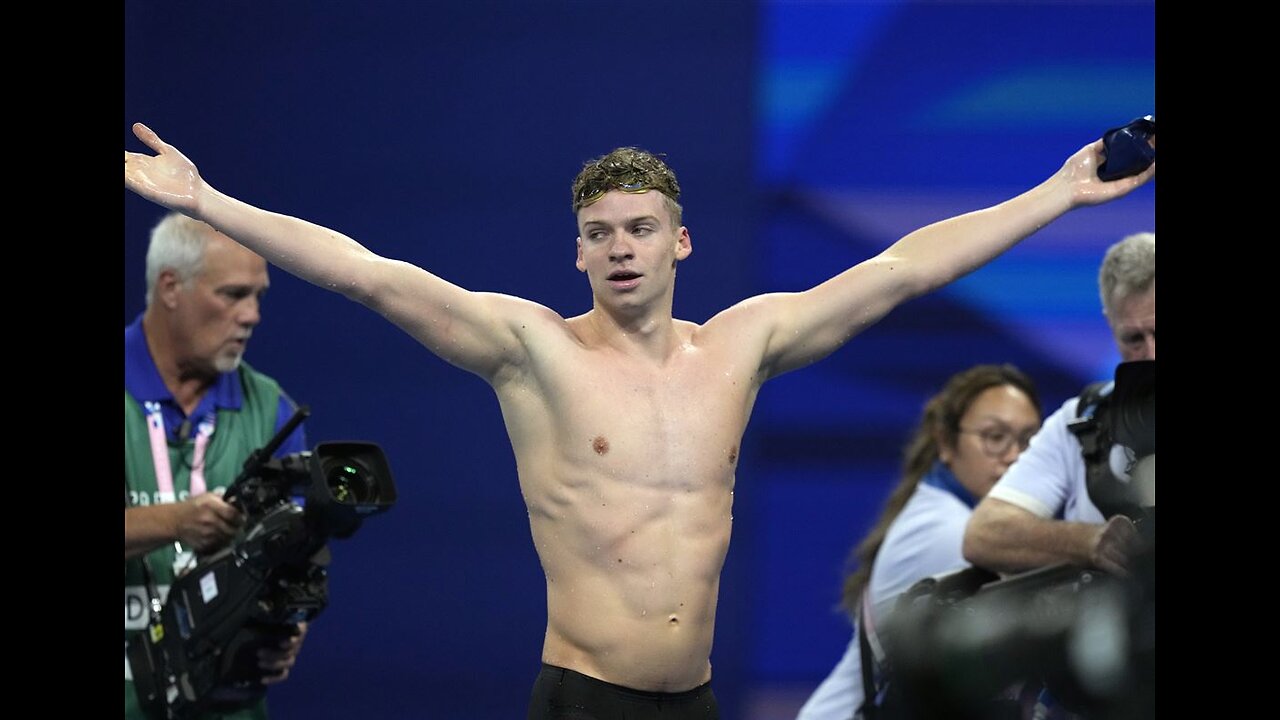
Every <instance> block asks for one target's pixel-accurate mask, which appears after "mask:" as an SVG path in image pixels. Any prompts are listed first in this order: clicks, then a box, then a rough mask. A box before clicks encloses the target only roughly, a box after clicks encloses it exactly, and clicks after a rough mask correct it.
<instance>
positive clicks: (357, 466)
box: [324, 457, 378, 505]
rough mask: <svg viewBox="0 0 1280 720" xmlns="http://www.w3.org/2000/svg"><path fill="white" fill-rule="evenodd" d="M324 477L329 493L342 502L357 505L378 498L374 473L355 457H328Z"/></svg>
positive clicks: (375, 500)
mask: <svg viewBox="0 0 1280 720" xmlns="http://www.w3.org/2000/svg"><path fill="white" fill-rule="evenodd" d="M324 479H325V482H326V483H328V485H329V493H330V494H331V495H333V499H334V500H337V501H338V502H340V503H344V504H347V505H355V504H357V503H367V502H377V500H378V484H377V482H376V481H375V480H374V477H373V473H371V472H369V470H368V468H366V467H365V466H364V463H362V462H360V461H359V460H356V459H355V458H349V457H335V458H326V459H325V463H324Z"/></svg>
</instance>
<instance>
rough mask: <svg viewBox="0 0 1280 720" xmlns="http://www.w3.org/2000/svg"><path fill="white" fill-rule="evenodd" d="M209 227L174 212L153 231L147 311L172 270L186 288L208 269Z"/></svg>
mask: <svg viewBox="0 0 1280 720" xmlns="http://www.w3.org/2000/svg"><path fill="white" fill-rule="evenodd" d="M208 230H209V226H208V225H206V224H205V223H203V222H201V221H199V220H195V219H193V218H189V217H187V216H186V215H183V214H182V213H179V212H171V213H169V214H167V215H165V216H164V217H163V218H161V220H160V222H158V223H156V225H155V227H153V228H151V244H150V245H148V246H147V307H151V300H152V298H153V295H154V294H155V287H156V282H157V281H158V280H159V279H160V273H162V272H164V271H165V270H172V271H174V272H175V273H177V274H178V279H179V280H180V281H181V282H182V284H183V285H184V286H187V285H189V284H190V283H191V281H192V280H193V279H195V277H196V276H197V275H199V274H200V272H201V271H202V270H203V269H204V250H205V246H206V245H207V244H208V242H209V234H208V232H207V231H208Z"/></svg>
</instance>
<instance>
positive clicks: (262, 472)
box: [128, 442, 396, 720]
mask: <svg viewBox="0 0 1280 720" xmlns="http://www.w3.org/2000/svg"><path fill="white" fill-rule="evenodd" d="M259 455H260V453H259V454H255V456H254V457H251V458H250V460H249V461H248V462H246V468H245V471H244V472H243V473H241V475H240V477H238V478H237V479H236V481H235V482H234V483H232V485H230V486H229V487H228V488H227V490H226V493H225V494H224V495H223V497H224V499H226V500H227V501H228V502H229V503H231V504H232V505H234V506H236V507H237V508H238V509H239V510H240V511H241V512H242V513H243V514H244V517H245V523H244V526H243V528H242V529H241V530H240V531H239V532H238V533H237V535H236V537H235V538H234V539H233V540H232V541H231V542H230V543H229V544H228V545H227V546H225V547H223V548H220V549H219V550H217V551H215V552H212V553H208V554H204V555H200V556H197V558H196V563H195V565H194V567H192V568H191V569H190V570H188V571H186V572H184V573H183V574H181V575H179V576H178V577H177V578H176V579H175V580H174V582H173V585H172V586H171V587H170V589H169V594H168V597H167V599H166V601H165V603H164V605H163V607H162V608H160V609H159V610H158V612H157V611H155V609H154V605H155V604H156V603H157V602H158V600H157V599H156V598H153V613H152V619H151V622H150V623H149V624H148V627H147V629H146V630H145V631H143V632H142V633H139V634H138V635H136V636H134V637H132V638H130V640H129V643H128V654H129V663H130V666H131V667H132V668H133V676H134V684H135V687H136V689H137V692H138V696H139V699H140V701H141V705H142V707H143V709H144V710H145V711H146V712H147V714H148V715H149V716H151V717H152V718H157V719H161V718H163V719H165V720H175V719H181V718H187V717H192V716H194V715H197V714H199V713H201V712H205V711H210V710H215V711H220V712H227V711H232V710H237V709H240V708H244V707H247V706H249V705H250V704H252V703H254V702H256V701H257V700H258V699H260V698H261V697H262V696H263V695H264V694H265V692H266V686H264V685H263V684H262V682H261V680H262V677H263V675H264V673H263V671H262V670H261V669H259V668H258V659H257V651H258V649H259V648H263V647H275V646H277V645H278V644H279V643H280V642H281V641H282V640H284V639H285V638H287V637H289V636H290V635H292V634H294V633H295V632H296V628H297V624H298V623H300V622H304V621H309V620H311V619H312V618H314V617H315V616H316V615H318V614H319V613H320V612H321V611H323V610H324V608H325V607H326V605H327V604H328V565H329V548H328V544H327V543H328V539H329V538H330V537H336V538H348V537H350V536H351V535H352V534H353V533H355V531H356V530H358V529H359V527H360V525H361V523H363V521H364V518H366V517H368V516H370V515H375V514H378V513H381V512H384V511H385V510H387V509H388V508H390V507H391V505H392V504H394V503H395V500H396V490H395V485H394V483H393V481H392V478H391V471H390V468H389V467H388V465H387V461H386V456H385V455H384V454H383V452H382V450H381V449H380V448H379V447H378V446H377V445H375V444H373V443H364V442H325V443H320V444H318V445H316V447H315V449H314V450H312V451H304V452H299V453H293V454H291V455H286V456H284V457H281V458H272V459H270V460H267V461H260V460H259V459H258V457H259Z"/></svg>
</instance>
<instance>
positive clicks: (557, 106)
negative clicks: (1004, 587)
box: [122, 0, 1155, 720]
mask: <svg viewBox="0 0 1280 720" xmlns="http://www.w3.org/2000/svg"><path fill="white" fill-rule="evenodd" d="M124 21H125V22H124V24H125V73H124V79H125V102H124V118H123V123H124V124H123V130H124V141H125V147H126V148H127V149H131V150H141V149H143V148H142V146H141V144H140V143H139V142H138V141H137V140H136V139H134V138H133V136H132V133H131V132H130V131H129V126H130V125H131V123H132V122H134V121H142V122H145V123H147V124H148V125H150V126H151V127H152V128H153V129H155V130H156V131H157V132H158V133H160V135H161V137H163V138H164V139H166V140H167V141H169V142H172V143H173V144H175V145H177V146H178V147H179V148H181V149H182V150H183V151H184V152H185V153H186V154H187V155H188V156H190V157H191V158H192V159H193V160H195V162H196V163H197V164H198V166H199V167H200V169H201V172H202V174H203V175H204V176H205V178H206V179H208V180H209V181H210V182H211V183H212V184H213V185H215V186H216V187H218V188H220V189H223V190H225V191H227V192H229V193H231V194H233V195H236V196H237V197H240V198H242V199H244V200H246V201H249V202H252V203H254V204H257V205H261V206H264V207H268V208H270V209H273V210H277V211H280V212H284V213H288V214H293V215H298V216H301V217H305V218H308V219H310V220H314V221H317V222H320V223H322V224H326V225H329V226H331V227H334V228H337V229H339V230H341V231H343V232H345V233H347V234H348V235H351V236H353V237H355V238H357V239H359V240H361V241H362V242H364V243H365V244H367V245H369V246H370V247H371V248H373V249H374V250H376V251H378V252H380V253H382V254H384V255H388V256H392V257H397V258H401V259H404V260H408V261H410V262H413V263H416V264H419V265H422V266H423V267H426V268H428V269H431V270H432V271H433V272H436V273H438V274H440V275H441V276H443V277H445V278H447V279H449V280H451V281H453V282H456V283H458V284H460V285H462V286H464V287H468V288H472V289H477V290H491V291H499V292H506V293H512V294H516V295H521V296H525V297H529V298H531V299H534V300H537V301H538V302H541V303H543V304H545V305H547V306H549V307H552V308H554V309H556V310H558V311H559V312H561V314H563V315H566V316H569V315H573V314H578V313H581V312H583V311H585V310H586V309H587V308H588V307H589V306H590V293H589V290H588V287H587V284H586V281H585V279H584V278H583V277H582V276H581V275H580V274H579V273H578V272H577V271H576V270H575V269H574V268H573V253H574V245H573V240H574V236H575V228H574V222H573V216H572V212H571V210H570V205H569V202H570V197H569V184H570V181H571V180H572V178H573V176H574V174H575V173H576V172H577V170H578V169H579V168H580V167H581V164H582V162H583V161H585V160H586V159H588V158H590V157H593V156H596V155H599V154H601V153H603V152H607V151H608V150H609V149H612V148H613V147H616V146H619V145H639V146H642V147H645V148H648V149H650V150H654V151H658V152H663V153H666V154H667V158H668V160H669V161H670V162H671V164H672V165H673V167H674V168H675V169H676V171H677V173H678V174H679V178H680V181H681V185H682V187H683V189H684V198H683V201H684V205H685V210H686V215H685V219H686V224H687V225H688V227H689V228H690V231H691V234H692V237H693V245H694V249H695V252H694V254H693V256H692V257H691V258H690V260H689V261H688V262H686V263H685V264H684V265H682V266H681V271H680V281H679V290H678V292H677V299H676V308H675V309H676V314H677V315H678V316H680V317H683V318H686V319H690V320H695V321H703V320H705V319H707V318H708V317H710V316H711V315H712V314H713V313H714V312H716V311H717V310H719V309H721V308H723V307H725V306H727V305H729V304H732V303H734V302H737V301H739V300H741V299H743V298H745V297H747V296H749V295H753V294H756V293H759V292H763V291H770V290H795V289H800V288H803V287H807V286H809V285H812V284H814V283H816V282H819V281H821V280H822V279H825V278H826V277H829V276H830V275H832V274H834V273H836V272H838V271H839V270H841V269H843V268H845V267H847V266H848V265H850V264H853V263H856V262H858V261H859V260H862V259H865V258H866V257H869V256H871V255H873V254H874V253H876V252H878V251H879V250H880V249H881V248H883V247H885V246H886V245H888V244H889V243H891V242H892V241H893V240H894V239H896V238H897V237H899V236H900V235H902V234H904V233H905V232H908V231H910V230H912V229H914V228H916V227H918V226H920V225H923V224H925V223H928V222H931V221H934V220H938V219H942V218H945V217H947V216H950V215H954V214H957V213H959V212H963V211H966V210H971V209H975V208H978V207H982V206H985V205H990V204H992V203H995V202H998V201H999V200H1001V199H1003V198H1005V197H1008V196H1010V195H1012V194H1014V193H1017V192H1019V191H1021V190H1023V189H1025V188H1027V187H1030V186H1031V185H1033V184H1035V183H1037V182H1039V181H1040V180H1042V179H1043V178H1044V177H1046V176H1048V175H1049V174H1050V173H1052V172H1053V171H1054V170H1055V169H1056V168H1057V167H1058V166H1059V165H1060V164H1061V163H1062V161H1063V160H1064V159H1065V158H1066V157H1067V156H1068V155H1070V154H1071V153H1072V152H1073V151H1075V150H1076V149H1078V148H1079V147H1080V146H1081V145H1083V144H1084V143H1085V142H1087V141H1089V140H1090V139H1093V138H1096V137H1098V136H1099V135H1100V134H1101V133H1102V131H1103V130H1105V129H1107V128H1109V127H1112V126H1115V125H1119V124H1122V123H1124V122H1127V121H1128V120H1130V119H1132V118H1134V117H1137V116H1139V115H1143V114H1147V113H1153V112H1155V6H1154V2H1088V3H1075V4H1072V3H1057V2H1052V3H1050V2H1045V3H1040V2H1025V3H986V2H979V3H963V2H956V3H898V2H869V3H862V2H838V1H834V0H832V1H828V2H777V1H775V2H767V1H766V2H728V1H715V2H674V1H666V0H660V1H657V2H646V3H625V4H624V3H620V2H586V1H577V2H571V1H568V0H538V1H535V2H497V1H496V0H481V1H479V2H475V1H472V2H461V1H458V0H440V1H438V2H378V3H365V2H361V3H356V2H336V1H334V2H315V1H310V2H301V1H296V2H295V1H288V2H285V1H280V2H265V3H264V2H245V1H242V0H230V1H226V2H218V3H171V2H159V1H157V0H126V2H125V8H124ZM124 209H125V227H124V243H123V244H124V268H123V272H124V288H123V289H124V313H123V316H122V321H123V322H128V321H130V320H132V319H133V318H134V317H135V316H136V314H137V313H139V312H141V310H142V307H143V294H144V291H145V288H144V283H143V257H144V254H145V245H146V236H147V232H148V230H149V228H150V225H151V224H152V223H153V222H154V221H155V220H156V219H158V217H159V215H160V213H159V209H158V208H157V207H155V206H153V205H150V204H148V203H146V202H145V201H142V200H140V199H138V198H137V197H135V196H132V195H131V194H129V193H127V192H126V193H125V197H124ZM1154 227H1155V189H1154V185H1152V186H1148V187H1147V188H1144V189H1142V190H1140V191H1139V192H1138V193H1136V194H1135V195H1133V196H1130V197H1129V198H1126V199H1124V200H1122V201H1120V202H1118V203H1114V204H1111V205H1107V206H1103V207H1099V208H1089V209H1085V210H1081V211H1078V212H1076V213H1073V214H1070V215H1068V216H1067V217H1065V218H1063V219H1062V220H1060V221H1059V222H1058V223H1055V224H1054V225H1051V226H1050V227H1048V228H1046V229H1045V230H1043V231H1041V232H1040V233H1038V234H1037V235H1036V236H1035V237H1033V238H1032V239H1030V240H1029V241H1027V242H1026V243H1024V244H1023V245H1021V246H1020V247H1018V248H1016V249H1015V250H1013V251H1012V252H1010V253H1008V254H1007V255H1005V256H1004V257H1002V258H1001V259H999V260H997V261H995V262H994V263H992V264H991V265H989V266H987V267H985V268H983V269H981V270H979V271H978V272H976V273H974V274H972V275H970V276H969V277H966V278H963V279H962V280H960V281H958V282H957V283H955V284H953V285H951V286H949V287H947V288H945V289H943V290H941V291H939V292H937V293H934V294H932V295H929V296H926V297H924V298H920V299H917V300H915V301H912V302H911V303H908V304H907V305H905V306H903V307H902V308H899V309H898V310H896V311H894V313H892V314H891V315H890V316H889V317H888V318H886V319H885V320H884V321H883V322H881V323H880V324H879V325H877V326H876V327H874V328H872V329H871V330H869V331H867V332H865V333H864V334H863V335H861V336H859V337H858V338H856V339H855V340H854V341H853V342H852V343H851V344H850V345H849V346H848V347H846V348H844V349H842V350H841V351H839V352H837V353H836V354H835V355H834V356H832V357H831V358H828V359H827V360H825V361H823V362H822V363H820V364H818V365H815V366H814V367H811V368H807V369H805V370H801V371H799V372H796V373H792V374H790V375H787V376H784V377H782V378H779V379H778V380H776V381H774V383H772V384H771V385H770V386H767V387H766V388H765V390H764V392H763V393H762V394H761V397H760V400H759V403H758V405H757V410H756V413H755V418H754V420H753V422H752V425H751V427H750V428H749V429H748V432H747V438H746V442H745V443H744V458H743V462H742V463H741V471H740V473H739V477H738V488H737V489H738V492H737V493H736V503H735V526H736V527H735V534H734V538H733V544H732V547H731V549H730V552H729V557H728V561H727V565H726V568H725V577H724V580H723V583H722V587H721V603H720V616H719V618H718V628H717V636H716V645H715V649H714V653H713V657H712V661H713V665H714V668H715V676H716V692H717V695H718V696H719V697H720V699H721V703H722V709H723V710H724V716H725V717H726V718H752V719H755V720H764V719H765V718H770V719H771V718H788V717H791V716H793V714H794V709H795V707H796V706H797V704H798V703H799V702H800V701H802V700H803V697H804V696H805V695H806V694H807V693H808V691H809V690H811V689H812V687H813V686H815V685H816V684H817V682H818V681H820V680H821V678H822V677H823V676H824V675H825V674H826V672H827V671H828V670H829V669H830V667H831V666H832V665H833V664H834V663H835V661H836V660H837V659H838V658H839V655H840V653H841V652H842V651H843V648H844V645H845V643H846V641H847V638H848V627H847V624H846V623H845V621H844V620H843V618H842V617H841V616H840V615H838V614H837V613H835V612H833V609H832V608H833V605H834V603H835V602H836V599H837V597H838V588H839V583H840V577H841V572H842V569H843V563H844V559H845V556H846V554H847V552H848V549H849V547H850V546H851V545H853V544H854V543H855V542H856V541H857V540H858V538H859V537H861V535H862V533H863V532H864V531H865V530H866V529H867V527H868V526H869V524H870V523H871V522H872V520H873V519H874V517H875V515H876V514H877V513H878V511H879V505H880V503H881V502H882V501H883V498H884V497H885V495H886V494H887V492H888V490H889V488H890V487H891V486H892V484H893V483H894V480H895V472H896V466H897V462H898V448H899V447H900V445H901V443H902V442H903V440H904V439H905V437H906V435H907V433H908V432H909V430H910V428H911V426H912V424H913V423H914V421H915V419H916V417H917V415H918V412H919V410H920V407H921V405H922V403H923V402H924V400H925V398H926V397H927V395H928V394H930V393H931V392H932V391H933V390H935V389H936V388H937V387H938V386H939V385H940V384H941V383H942V382H943V381H944V380H945V379H946V377H947V376H948V375H950V374H951V373H952V372H954V371H956V370H959V369H961V368H963V367H965V366H967V365H970V364H973V363H976V362H994V361H1012V362H1016V363H1017V364H1019V365H1020V366H1022V367H1023V368H1024V369H1026V370H1027V371H1029V372H1030V373H1031V374H1032V375H1033V376H1034V377H1035V378H1036V379H1037V380H1038V381H1039V382H1040V383H1041V389H1042V391H1043V393H1044V396H1045V397H1044V399H1045V401H1046V405H1047V406H1048V407H1050V408H1052V407H1054V406H1056V405H1057V404H1058V403H1060V402H1062V400H1064V399H1065V398H1066V397H1068V396H1069V395H1070V394H1072V393H1073V392H1075V391H1076V390H1077V389H1078V387H1079V386H1080V385H1082V384H1083V383H1084V382H1086V381H1088V380H1091V379H1094V378H1096V377H1100V376H1103V375H1105V374H1107V373H1108V372H1109V369H1110V367H1111V366H1112V365H1113V364H1114V362H1115V361H1116V359H1117V357H1116V355H1115V351H1114V349H1113V348H1112V347H1111V345H1110V339H1109V336H1108V334H1107V331H1106V327H1105V325H1104V323H1103V322H1102V319H1101V317H1100V315H1099V307H1098V301H1097V294H1096V283H1095V272H1096V268H1097V263H1098V261H1099V259H1100V258H1101V254H1102V251H1103V250H1104V249H1105V247H1106V246H1107V245H1108V244H1110V243H1111V242H1114V241H1115V240H1118V239H1119V238H1120V237H1121V236H1123V235H1124V234H1127V233H1129V232H1134V231H1138V230H1153V229H1154ZM272 283H273V284H272V290H271V293H270V295H269V298H268V301H267V305H266V307H265V311H264V312H265V321H264V323H263V325H262V326H261V328H260V330H259V332H258V333H257V334H256V335H255V337H254V339H253V342H252V343H251V346H250V350H249V353H248V358H249V361H250V362H252V363H253V364H254V365H255V366H257V367H259V368H261V369H263V370H265V371H267V372H268V373H271V374H273V375H275V376H277V377H278V378H280V379H281V380H282V381H283V382H284V383H285V385H286V387H287V388H288V389H289V391H290V393H291V394H292V395H293V396H294V398H295V399H297V400H298V401H299V402H302V403H306V404H309V405H310V406H311V408H312V417H311V419H310V421H309V429H310V437H311V440H312V441H313V442H315V441H321V440H340V439H357V440H369V441H374V442H377V443H379V444H380V445H381V446H382V447H383V449H384V450H385V451H386V453H387V455H388V457H389V459H390V461H391V466H392V470H393V473H394V475H395V480H396V483H397V486H398V489H399V492H400V499H399V502H398V504H397V505H396V506H395V507H394V508H393V509H392V510H390V511H389V512H388V513H387V514H385V515H382V516H379V517H377V518H374V519H371V520H370V521H368V522H366V523H365V525H364V527H363V528H362V529H361V530H360V531H359V532H358V533H357V534H356V535H355V536H353V537H352V538H350V539H348V540H342V541H335V542H333V543H331V549H332V550H333V554H334V560H333V565H332V568H331V579H330V594H331V595H330V604H329V607H328V609H327V610H326V611H325V613H324V614H323V615H322V616H321V617H320V618H319V619H317V621H316V624H315V630H314V632H313V633H312V635H311V636H310V637H309V639H308V641H307V645H306V648H305V652H304V655H303V656H302V658H301V660H300V663H299V665H298V667H297V669H296V670H295V672H294V675H293V678H292V679H291V680H290V681H289V682H288V683H286V684H285V685H282V686H279V687H276V688H273V689H272V690H271V692H270V694H269V697H270V699H271V704H272V708H273V712H274V716H275V718H276V720H292V719H294V718H307V719H311V718H315V719H328V718H349V717H368V718H426V717H430V718H450V719H454V718H456V719H459V720H487V719H489V718H493V719H500V718H501V719H505V718H516V717H523V712H524V707H525V702H526V700H527V696H528V691H529V687H530V684H531V682H532V680H533V677H534V675H535V674H536V672H537V668H538V658H539V652H540V647H541V641H542V633H543V629H544V626H543V623H544V614H545V610H546V607H545V598H544V595H543V580H542V574H541V570H540V567H539V565H538V560H537V557H536V555H535V554H534V551H533V547H532V543H531V542H530V539H529V531H528V524H527V517H526V514H525V509H524V507H523V505H522V502H521V498H520V493H519V491H518V489H517V486H516V480H515V464H514V461H513V459H512V456H511V453H510V450H509V447H508V445H507V443H506V440H505V435H504V430H503V426H502V419H501V416H500V414H499V412H498V406H497V402H496V400H495V399H494V397H493V395H492V393H491V391H490V390H489V388H488V386H487V385H485V384H484V383H483V382H482V381H481V380H479V379H478V378H475V377H473V376H471V375H468V374H466V373H463V372H460V371H458V370H456V369H455V368H453V367H451V366H449V365H447V364H446V363H444V362H443V361H441V360H439V359H437V358H435V357H434V356H432V355H431V354H429V353H428V352H426V351H425V350H424V349H423V348H421V347H420V346H419V345H417V344H416V343H414V342H413V341H411V340H409V339H408V337H407V336H405V335H403V334H402V333H401V332H400V331H399V330H397V329H395V328H394V327H392V326H391V325H390V324H389V323H387V322H385V321H383V320H381V319H380V318H378V317H377V316H376V315H373V314H372V313H370V312H369V311H368V310H365V309H364V308H362V307H360V306H358V305H356V304H354V303H351V302H348V301H346V300H345V299H343V298H341V297H340V296H337V295H334V294H331V293H325V292H322V291H320V290H318V289H316V288H313V287H311V286H309V285H306V284H305V283H302V282H300V281H297V280H295V279H293V278H292V277H290V276H288V275H286V274H285V273H283V272H281V271H279V270H273V273H272Z"/></svg>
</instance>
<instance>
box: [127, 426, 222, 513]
mask: <svg viewBox="0 0 1280 720" xmlns="http://www.w3.org/2000/svg"><path fill="white" fill-rule="evenodd" d="M144 404H145V406H146V408H147V432H148V434H149V435H150V437H151V462H152V464H153V465H154V466H155V470H156V486H157V489H158V490H159V501H160V502H162V503H165V502H174V501H175V500H177V497H176V495H175V494H174V491H173V471H172V469H171V468H170V467H169V441H168V440H167V439H166V438H165V432H164V418H163V417H162V416H161V414H160V403H158V402H155V401H147V402H146V403H144ZM213 426H214V415H213V413H209V414H208V415H206V416H205V417H204V418H203V419H201V420H200V425H199V426H198V427H197V429H196V448H195V451H194V452H193V454H192V456H191V478H190V480H189V481H188V482H189V486H190V487H189V490H190V492H191V494H192V495H199V494H200V493H202V492H204V491H205V481H204V455H205V451H206V450H207V449H208V447H209V437H210V436H211V435H213Z"/></svg>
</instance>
